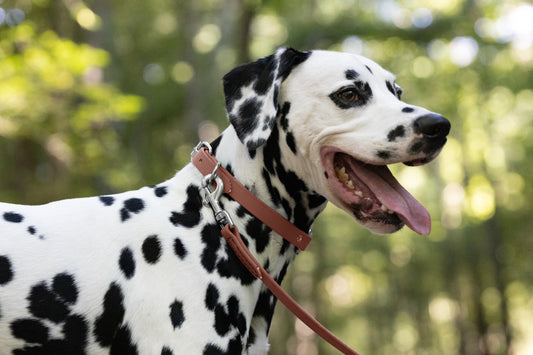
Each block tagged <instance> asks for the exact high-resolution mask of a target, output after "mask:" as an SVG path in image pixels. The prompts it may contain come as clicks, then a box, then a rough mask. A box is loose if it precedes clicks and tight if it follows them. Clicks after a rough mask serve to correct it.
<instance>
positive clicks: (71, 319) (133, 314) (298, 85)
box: [0, 48, 450, 355]
mask: <svg viewBox="0 0 533 355" xmlns="http://www.w3.org/2000/svg"><path fill="white" fill-rule="evenodd" d="M223 83H224V91H225V98H226V108H227V113H228V117H229V121H230V123H231V125H230V126H229V127H228V128H227V129H226V130H225V131H224V132H223V133H222V135H221V136H220V137H218V138H217V139H216V140H215V141H213V142H212V148H213V153H214V154H215V155H216V157H217V159H218V160H219V161H220V162H221V163H222V164H223V165H224V166H225V167H226V168H227V169H228V170H229V171H230V172H232V173H233V174H234V176H235V177H236V178H237V179H238V180H239V181H240V182H241V183H242V184H244V185H245V186H246V187H247V188H248V189H249V190H251V191H252V192H253V193H254V194H255V195H256V196H258V197H259V198H260V199H262V200H263V201H264V202H265V203H267V204H268V205H269V206H270V207H272V208H273V209H274V210H276V211H277V212H279V213H280V214H281V215H283V216H284V217H285V218H287V219H288V220H289V221H291V222H292V223H293V224H295V225H296V226H297V227H298V228H300V229H301V230H303V231H307V230H309V229H310V227H311V225H312V223H313V221H314V220H315V218H316V217H317V215H318V214H319V213H320V212H321V211H322V210H323V209H324V207H325V206H326V203H327V201H331V202H332V203H334V204H335V205H337V206H338V207H340V208H341V209H343V210H345V211H346V212H347V213H348V214H349V215H351V216H352V217H353V218H355V220H356V221H358V222H359V223H361V224H362V225H363V226H364V227H366V228H368V229H369V230H371V231H373V232H375V233H377V234H383V233H391V232H394V231H397V230H399V229H400V228H402V226H404V225H407V226H408V227H409V228H411V229H412V230H414V231H415V232H418V233H421V234H427V233H429V231H430V217H429V214H428V213H427V211H426V210H425V209H424V207H422V205H421V204H420V203H418V202H417V201H416V200H415V199H414V198H413V197H412V196H411V195H410V194H409V193H408V192H407V191H406V190H405V189H404V188H403V187H402V186H401V185H400V184H399V183H398V182H397V180H396V179H395V178H394V177H393V175H392V174H391V173H390V171H389V169H388V168H387V164H393V163H404V164H407V165H422V164H425V163H427V162H429V161H431V160H432V159H433V158H435V156H436V155H437V154H438V153H439V151H440V150H441V148H442V146H443V145H444V143H445V142H446V136H447V134H448V132H449V129H450V124H449V122H448V121H447V120H446V119H445V118H443V117H442V116H440V115H438V114H435V113H432V112H430V111H428V110H426V109H424V108H421V107H417V106H413V105H409V104H406V103H404V102H402V101H401V99H400V96H401V94H402V90H401V89H400V87H399V86H398V85H396V84H395V77H394V76H393V75H392V74H391V73H389V72H388V71H386V70H384V69H383V68H381V67H380V66H379V65H378V64H376V63H374V62H373V61H371V60H369V59H367V58H364V57H361V56H358V55H352V54H347V53H338V52H329V51H310V52H299V51H296V50H294V49H288V48H281V49H279V50H278V51H277V52H276V53H275V54H273V55H271V56H268V57H266V58H263V59H260V60H258V61H256V62H254V63H250V64H246V65H243V66H240V67H237V68H236V69H234V70H232V71H231V72H230V73H228V74H227V75H226V76H225V77H224V81H223ZM201 181H202V175H201V174H200V172H199V171H198V170H197V169H196V168H195V167H194V166H193V165H192V164H188V165H187V166H185V167H184V168H183V169H182V170H181V171H179V172H178V173H177V174H176V175H175V176H174V177H172V178H171V179H170V180H168V181H165V182H163V183H161V184H158V185H155V186H150V187H143V188H141V189H139V190H136V191H130V192H125V193H119V194H116V195H106V196H98V197H88V198H79V199H68V200H62V201H57V202H51V203H49V204H46V205H40V206H24V205H16V204H7V203H1V204H0V353H1V354H17V355H19V354H108V353H109V354H122V355H123V354H148V355H150V354H161V355H169V354H175V355H177V354H264V353H265V351H267V350H268V339H267V338H268V333H269V327H270V323H271V320H272V314H273V311H274V306H275V304H276V299H275V298H274V297H273V295H272V294H271V292H270V291H269V290H268V289H266V288H265V287H264V286H263V285H262V283H261V282H260V281H259V280H256V279H254V277H253V276H252V275H250V274H249V273H248V271H247V270H246V269H245V268H244V266H243V265H242V264H241V263H240V261H239V260H238V259H237V258H236V256H235V254H234V253H233V251H232V250H231V249H230V248H229V247H228V245H227V244H226V242H225V240H224V239H223V238H222V237H221V234H220V227H219V226H218V224H217V223H216V221H215V219H214V216H213V211H212V210H211V209H210V208H209V207H206V206H203V204H202V199H201V197H200V189H201ZM221 204H222V205H223V206H224V208H225V209H226V210H227V211H228V212H229V213H230V214H231V216H232V217H233V219H234V221H235V224H236V225H237V226H238V228H239V230H240V232H241V236H242V238H243V240H244V242H245V244H246V245H247V247H248V248H249V250H250V251H251V252H252V253H253V254H254V255H255V256H256V258H257V260H258V261H259V262H260V263H261V264H262V265H263V266H264V268H265V269H266V270H267V271H268V272H269V273H270V274H271V275H272V276H273V277H274V278H275V279H276V280H277V281H278V282H281V281H282V279H283V277H284V275H285V273H286V271H287V268H288V266H289V265H290V264H291V262H292V260H293V259H294V257H295V256H296V254H297V253H298V250H297V249H296V248H295V247H294V246H292V245H291V244H289V243H288V242H287V241H285V240H284V239H282V238H281V237H280V236H279V235H277V234H276V233H274V232H273V231H272V230H271V229H269V228H268V227H266V226H265V225H263V224H262V223H261V222H260V221H259V220H258V219H257V218H256V217H254V216H253V215H251V214H250V213H249V212H248V211H247V210H245V209H244V208H243V207H241V206H240V205H239V204H238V203H237V202H236V201H234V200H233V199H231V198H229V197H228V196H225V195H224V196H223V197H222V199H221ZM321 237H324V238H325V237H327V236H321Z"/></svg>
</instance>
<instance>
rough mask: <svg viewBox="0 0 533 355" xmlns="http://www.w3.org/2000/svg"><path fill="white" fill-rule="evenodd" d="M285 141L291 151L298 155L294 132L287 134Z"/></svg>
mask: <svg viewBox="0 0 533 355" xmlns="http://www.w3.org/2000/svg"><path fill="white" fill-rule="evenodd" d="M285 141H286V142H287V145H288V146H289V148H290V149H291V151H292V152H293V153H294V154H296V140H295V139H294V135H293V134H292V132H287V136H286V137H285Z"/></svg>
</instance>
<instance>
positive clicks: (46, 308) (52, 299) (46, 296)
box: [27, 281, 69, 323]
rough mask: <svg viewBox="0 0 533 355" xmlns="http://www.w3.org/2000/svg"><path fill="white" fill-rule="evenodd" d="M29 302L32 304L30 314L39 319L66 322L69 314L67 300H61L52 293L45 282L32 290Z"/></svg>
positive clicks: (28, 298)
mask: <svg viewBox="0 0 533 355" xmlns="http://www.w3.org/2000/svg"><path fill="white" fill-rule="evenodd" d="M27 300H28V301H29V303H30V304H29V306H28V309H29V311H30V313H31V314H32V315H34V316H35V317H37V318H44V319H48V320H51V321H52V322H54V323H59V322H61V321H64V320H65V319H66V317H67V315H68V314H69V308H68V306H67V304H66V303H65V300H63V299H60V298H59V297H58V295H57V294H56V293H55V292H52V291H51V290H50V289H49V288H48V287H47V286H46V283H45V282H44V281H43V282H41V283H39V284H37V285H35V286H33V287H32V288H31V290H30V294H29V296H28V297H27Z"/></svg>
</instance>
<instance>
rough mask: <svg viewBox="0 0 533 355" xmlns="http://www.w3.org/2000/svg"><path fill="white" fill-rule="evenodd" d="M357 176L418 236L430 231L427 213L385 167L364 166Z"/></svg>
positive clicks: (429, 218)
mask: <svg viewBox="0 0 533 355" xmlns="http://www.w3.org/2000/svg"><path fill="white" fill-rule="evenodd" d="M356 172H357V176H358V177H359V178H360V179H361V180H362V181H363V182H364V183H365V184H366V186H368V188H369V189H370V190H372V192H373V193H374V195H376V198H377V199H378V200H379V201H380V202H381V203H382V204H383V205H385V206H386V207H387V208H388V209H390V210H392V211H394V212H396V214H397V215H398V216H399V217H400V219H401V220H402V222H403V223H405V224H406V225H407V226H408V227H409V228H411V229H412V230H414V231H415V232H417V233H419V234H424V235H428V234H429V232H430V231H431V217H430V215H429V212H428V211H427V210H426V209H425V208H424V206H422V204H421V203H420V202H418V201H417V200H416V199H415V198H414V197H413V196H412V195H411V194H410V193H409V192H408V191H407V190H406V189H404V188H403V186H402V185H400V183H399V182H398V180H396V178H395V177H394V176H393V175H392V173H391V172H390V170H389V168H388V167H387V166H385V165H381V166H377V165H364V166H360V168H359V169H356Z"/></svg>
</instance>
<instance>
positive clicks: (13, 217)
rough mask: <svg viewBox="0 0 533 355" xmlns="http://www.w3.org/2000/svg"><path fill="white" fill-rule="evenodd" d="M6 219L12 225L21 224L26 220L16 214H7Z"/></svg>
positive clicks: (5, 214)
mask: <svg viewBox="0 0 533 355" xmlns="http://www.w3.org/2000/svg"><path fill="white" fill-rule="evenodd" d="M4 219H5V220H6V221H8V222H12V223H20V222H22V220H24V216H23V215H21V214H18V213H15V212H5V213H4Z"/></svg>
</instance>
